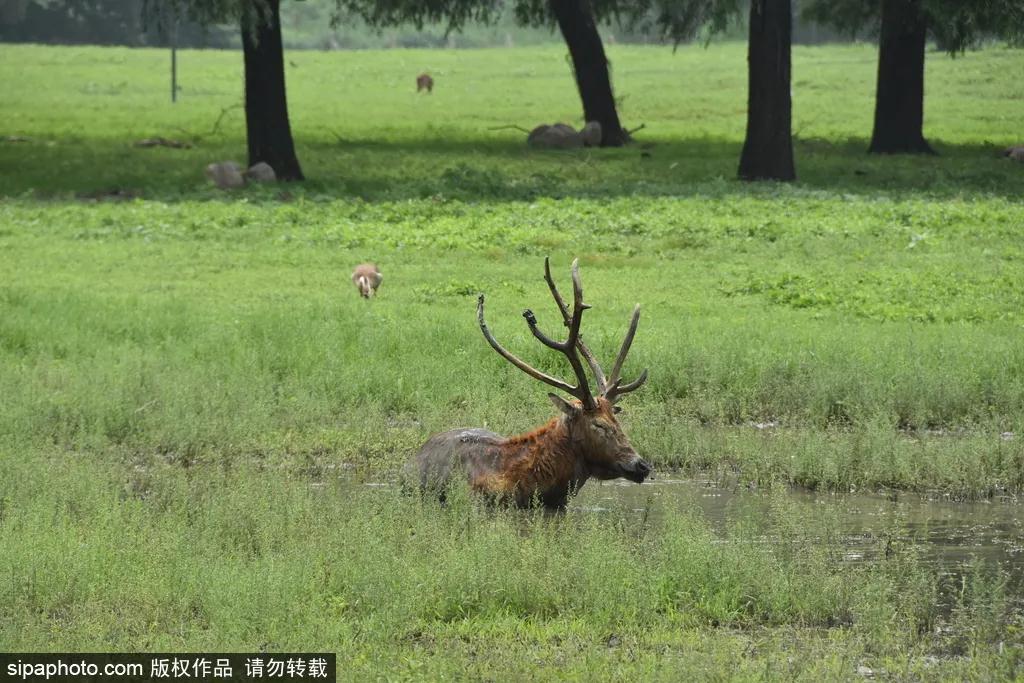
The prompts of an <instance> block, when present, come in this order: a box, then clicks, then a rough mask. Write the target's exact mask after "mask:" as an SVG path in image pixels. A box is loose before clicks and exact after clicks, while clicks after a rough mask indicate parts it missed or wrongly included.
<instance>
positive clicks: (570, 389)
mask: <svg viewBox="0 0 1024 683" xmlns="http://www.w3.org/2000/svg"><path fill="white" fill-rule="evenodd" d="M476 319H477V322H479V323H480V331H481V332H483V333H484V339H486V340H487V343H488V344H490V345H491V348H492V349H494V350H495V351H497V352H498V355H500V356H501V357H502V358H504V359H505V360H507V361H508V362H509V363H511V364H512V365H514V366H516V367H517V368H519V369H520V370H522V371H523V372H525V373H526V374H527V375H529V376H530V377H533V378H534V379H538V380H540V381H541V382H544V383H545V384H550V385H551V386H553V387H555V388H556V389H559V390H561V391H564V392H566V393H567V394H569V395H570V396H576V397H577V398H579V396H578V390H579V387H574V386H572V385H570V384H568V383H566V382H563V381H562V380H560V379H558V378H556V377H552V376H551V375H548V374H546V373H543V372H541V371H540V370H538V369H536V368H534V367H532V366H530V365H528V364H527V363H526V362H524V361H522V360H520V359H519V358H517V357H516V356H514V355H512V354H511V353H509V352H508V351H507V350H505V348H504V347H503V346H502V345H501V344H499V343H498V340H496V339H495V338H494V336H493V335H492V334H491V331H490V330H489V329H488V328H487V323H486V322H484V295H483V294H481V295H480V297H479V298H478V299H477V302H476ZM531 329H532V328H531ZM535 334H536V333H535ZM541 341H543V340H541ZM588 395H589V394H588ZM581 400H582V399H581ZM591 400H593V399H592V398H591Z"/></svg>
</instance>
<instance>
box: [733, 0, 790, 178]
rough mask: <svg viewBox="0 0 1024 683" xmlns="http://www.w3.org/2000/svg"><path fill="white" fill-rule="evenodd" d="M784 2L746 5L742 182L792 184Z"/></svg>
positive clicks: (786, 7) (765, 0)
mask: <svg viewBox="0 0 1024 683" xmlns="http://www.w3.org/2000/svg"><path fill="white" fill-rule="evenodd" d="M792 26H793V15H792V8H791V7H790V0H751V2H750V39H749V41H748V44H747V69H748V79H749V82H748V86H747V88H748V89H747V138H746V141H745V142H744V143H743V153H742V154H741V155H740V171H739V176H740V178H741V179H743V180H796V170H795V168H794V166H793V138H792V132H791V123H792V108H793V107H792V101H791V99H790V60H789V53H790V44H791V42H792Z"/></svg>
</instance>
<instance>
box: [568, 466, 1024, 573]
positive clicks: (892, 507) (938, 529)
mask: <svg viewBox="0 0 1024 683" xmlns="http://www.w3.org/2000/svg"><path fill="white" fill-rule="evenodd" d="M778 495H779V494H778V493H777V492H776V493H775V494H768V493H764V492H759V491H750V490H747V489H746V488H742V487H737V488H733V489H726V488H718V487H716V486H714V485H713V484H712V483H711V482H701V481H693V480H680V479H655V480H653V481H649V482H647V483H644V484H643V485H640V486H637V485H636V484H632V483H628V482H618V481H615V482H604V483H599V482H589V483H588V484H587V485H586V487H584V489H583V490H582V491H581V492H580V494H579V495H578V496H577V497H576V498H575V499H574V501H573V503H572V507H574V508H577V509H582V510H590V511H602V510H606V511H624V512H630V513H635V514H640V513H643V512H644V511H649V512H650V513H651V514H658V512H659V511H662V510H671V509H679V510H681V511H684V512H691V513H692V512H693V511H695V510H700V512H701V514H702V515H703V516H704V518H705V519H707V520H708V522H709V523H710V524H711V525H712V527H714V528H715V529H716V530H719V531H722V532H725V531H726V530H727V529H728V526H729V525H730V524H732V523H735V522H737V521H742V520H752V521H754V522H755V523H756V521H757V520H764V519H767V518H768V517H769V516H770V512H771V508H772V505H773V499H775V500H776V501H777V499H778ZM785 498H786V502H787V504H792V505H793V506H795V508H796V509H797V510H799V511H801V512H804V513H806V516H807V517H810V516H813V517H814V518H816V519H827V520H828V522H829V524H830V526H832V528H834V529H835V530H836V531H838V536H839V539H840V543H841V545H842V552H843V555H842V557H843V559H844V560H847V561H850V562H858V561H863V560H871V559H874V558H876V557H877V556H878V555H879V554H880V553H883V552H885V548H886V543H887V542H889V541H893V542H897V541H899V542H911V541H912V542H915V543H918V544H920V546H921V548H922V550H923V551H924V559H925V560H926V561H928V562H932V563H935V564H936V565H940V566H941V567H943V568H945V569H947V570H953V571H955V570H956V569H958V568H959V567H962V566H964V565H965V564H966V563H968V562H972V561H974V560H976V559H982V560H984V561H985V562H986V564H992V565H998V566H999V567H1000V568H1002V569H1004V570H1006V571H1007V572H1009V573H1010V575H1011V576H1012V577H1013V579H1014V583H1017V582H1024V581H1022V580H1024V525H1022V523H1021V519H1020V512H1021V510H1022V508H1021V506H1020V504H1019V503H1017V502H1016V501H1014V500H995V501H990V502H988V501H982V502H972V503H960V502H953V501H949V500H943V499H941V498H939V497H929V496H922V495H917V494H908V493H899V494H892V495H881V494H831V493H817V492H813V491H804V490H790V491H787V492H786V493H785ZM804 517H805V515H800V516H799V518H804ZM894 533H895V534H896V535H895V536H894Z"/></svg>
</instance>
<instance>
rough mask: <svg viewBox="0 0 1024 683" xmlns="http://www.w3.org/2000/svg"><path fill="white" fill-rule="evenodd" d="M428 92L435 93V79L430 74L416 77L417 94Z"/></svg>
mask: <svg viewBox="0 0 1024 683" xmlns="http://www.w3.org/2000/svg"><path fill="white" fill-rule="evenodd" d="M421 90H426V91H427V92H428V93H432V92H434V79H433V78H431V77H430V76H429V75H428V74H420V75H419V76H417V77H416V92H420V91H421Z"/></svg>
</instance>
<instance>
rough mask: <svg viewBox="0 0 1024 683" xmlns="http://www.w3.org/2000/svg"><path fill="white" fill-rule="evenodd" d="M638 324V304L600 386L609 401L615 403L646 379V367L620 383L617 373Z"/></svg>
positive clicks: (631, 342) (624, 359) (620, 369)
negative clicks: (602, 386)
mask: <svg viewBox="0 0 1024 683" xmlns="http://www.w3.org/2000/svg"><path fill="white" fill-rule="evenodd" d="M639 324H640V304H637V305H636V306H634V307H633V317H632V318H630V321H629V329H628V330H626V336H625V338H623V340H622V346H621V347H619V355H618V356H616V357H615V365H613V366H612V374H611V375H610V376H609V377H608V383H607V385H605V387H604V388H602V390H601V393H602V395H603V396H604V397H605V398H606V399H607V400H608V402H609V403H615V402H616V401H617V400H618V399H619V397H620V396H622V395H623V394H628V393H629V392H631V391H636V390H637V389H639V388H640V387H642V386H643V385H644V382H646V381H647V368H644V370H643V372H641V373H640V376H639V377H637V378H636V379H635V380H633V381H632V382H627V383H626V384H622V378H621V377H620V376H619V373H620V372H622V364H623V363H624V362H625V361H626V354H628V353H629V347H631V346H632V345H633V337H634V336H636V326H637V325H639Z"/></svg>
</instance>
